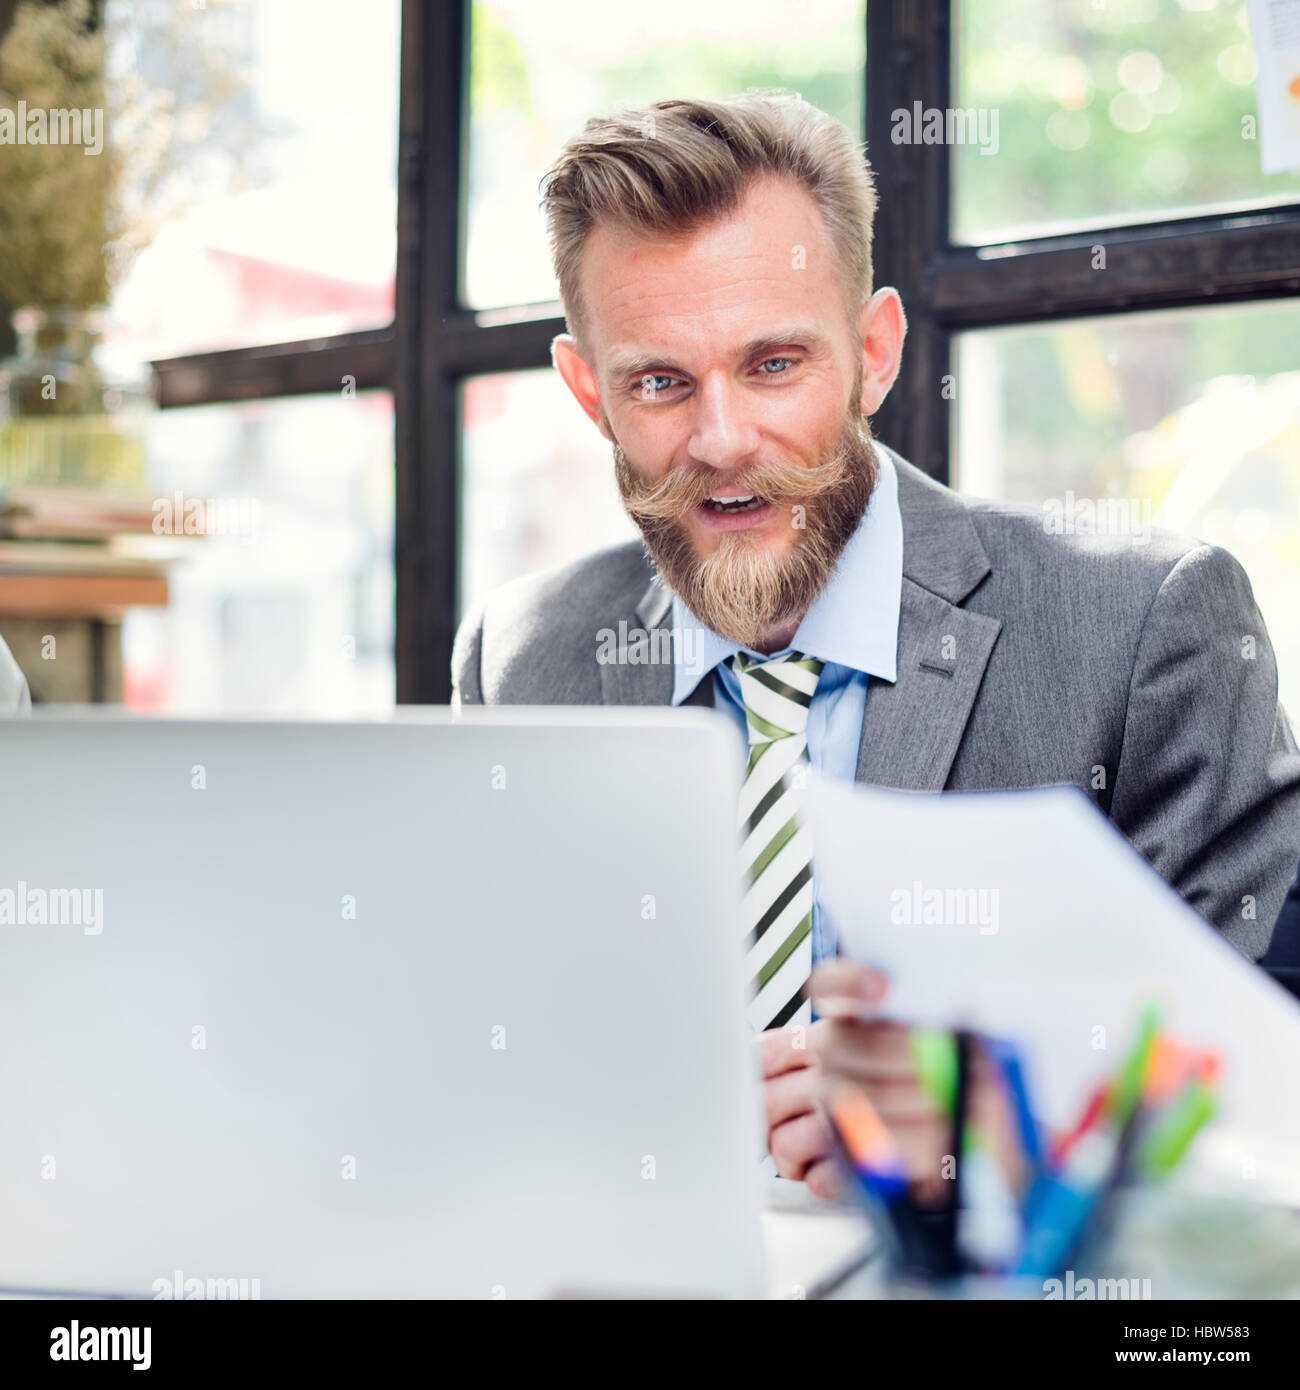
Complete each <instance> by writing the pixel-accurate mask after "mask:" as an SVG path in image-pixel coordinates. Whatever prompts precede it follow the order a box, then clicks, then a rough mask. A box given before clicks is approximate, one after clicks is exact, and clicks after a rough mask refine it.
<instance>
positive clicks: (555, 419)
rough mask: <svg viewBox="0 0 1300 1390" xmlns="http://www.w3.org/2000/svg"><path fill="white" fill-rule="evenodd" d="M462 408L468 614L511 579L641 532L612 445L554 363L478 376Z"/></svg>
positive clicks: (463, 575)
mask: <svg viewBox="0 0 1300 1390" xmlns="http://www.w3.org/2000/svg"><path fill="white" fill-rule="evenodd" d="M462 409H463V411H464V422H465V434H464V438H465V453H464V473H463V478H462V494H461V495H462V499H463V500H462V506H461V549H460V556H461V559H460V567H461V568H460V599H461V608H462V611H463V610H464V608H465V607H466V606H468V605H469V604H470V603H473V602H474V600H475V599H478V598H481V597H482V596H483V595H484V594H486V593H489V592H490V591H491V590H492V589H495V588H496V587H497V586H498V585H500V584H504V583H506V581H507V580H510V579H514V578H516V577H517V576H519V575H522V574H528V573H530V572H531V571H533V570H539V569H545V568H548V567H550V566H552V565H559V564H564V563H565V562H566V561H569V560H576V559H578V558H579V557H580V556H583V555H586V554H589V553H590V552H591V551H593V550H597V549H599V548H600V547H601V546H606V545H616V544H618V543H619V542H620V541H626V540H633V539H635V538H636V537H637V536H638V535H639V534H640V533H639V532H638V531H637V529H636V527H635V526H634V525H633V523H632V521H631V520H630V519H629V517H628V515H627V513H626V512H625V511H624V510H623V504H622V502H621V501H620V499H619V495H618V484H617V483H616V482H615V480H614V457H613V452H612V449H611V446H610V445H609V444H608V443H607V442H606V440H605V438H604V436H603V435H601V434H600V432H599V431H598V430H597V429H596V426H595V425H594V424H592V422H591V421H590V420H589V419H588V418H587V417H586V416H585V415H584V414H583V413H582V411H581V410H580V409H579V408H578V406H577V404H576V403H575V402H574V399H573V397H572V396H571V395H569V392H568V390H567V388H566V387H565V385H564V383H563V381H561V379H560V377H559V375H558V373H556V372H555V371H553V370H552V369H551V368H549V367H547V368H544V369H539V370H537V371H528V372H510V373H503V374H500V375H495V376H480V377H474V378H472V379H471V380H469V381H467V382H466V383H465V385H464V387H463V388H462Z"/></svg>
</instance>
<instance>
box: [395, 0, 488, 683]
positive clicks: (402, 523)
mask: <svg viewBox="0 0 1300 1390" xmlns="http://www.w3.org/2000/svg"><path fill="white" fill-rule="evenodd" d="M469 24H470V19H469V0H461V3H447V4H438V5H426V4H424V3H423V0H403V5H402V92H401V114H400V121H401V137H400V142H399V153H398V218H397V290H396V296H397V313H396V335H397V336H396V344H395V348H396V360H395V376H394V379H395V385H396V390H395V399H394V408H395V430H396V439H395V461H396V470H397V516H396V523H395V542H394V546H395V557H394V563H395V574H396V603H397V614H396V653H395V659H396V666H397V699H398V701H399V703H402V704H444V703H446V701H447V700H448V699H449V698H450V694H451V671H450V666H451V647H452V641H453V639H454V637H455V622H456V612H457V593H456V590H457V576H458V571H459V544H460V526H459V514H458V513H459V506H460V477H459V473H460V470H459V457H460V443H461V420H460V407H459V399H458V396H459V392H458V385H459V370H458V368H457V365H456V361H455V357H456V353H455V351H454V347H453V344H454V342H455V341H456V334H455V333H454V332H452V331H449V328H448V325H449V324H450V323H453V322H454V321H456V320H457V319H458V317H459V315H460V314H461V312H462V311H461V285H460V279H461V277H460V265H461V254H460V253H461V247H462V245H463V239H464V221H465V199H464V189H465V176H464V170H465V162H466V159H467V157H468V156H467V149H466V146H467V143H468V142H467V140H466V138H465V136H466V133H467V129H468V119H467V112H466V102H467V97H468V93H467V90H466V87H467V83H466V73H467V69H468V54H467V44H468V38H469Z"/></svg>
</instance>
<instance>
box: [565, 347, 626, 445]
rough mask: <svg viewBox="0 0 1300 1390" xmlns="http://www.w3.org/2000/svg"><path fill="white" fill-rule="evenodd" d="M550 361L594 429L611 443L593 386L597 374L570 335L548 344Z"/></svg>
mask: <svg viewBox="0 0 1300 1390" xmlns="http://www.w3.org/2000/svg"><path fill="white" fill-rule="evenodd" d="M551 361H552V362H553V363H554V365H555V370H556V371H557V372H559V374H560V375H561V376H562V377H563V378H564V384H565V385H566V386H567V387H568V388H569V390H570V391H571V392H572V393H573V399H574V400H575V401H577V402H578V404H579V405H580V406H581V407H582V408H583V410H584V411H586V413H587V414H588V415H589V416H591V418H592V420H593V421H594V422H595V425H596V428H597V429H598V430H599V431H600V432H601V434H603V435H604V436H605V438H606V439H608V440H609V442H610V443H611V444H612V443H613V442H614V440H613V436H612V435H611V434H610V432H609V429H608V427H607V426H606V424H605V412H604V411H603V410H602V409H601V405H600V388H599V387H598V386H597V384H596V373H595V372H593V371H592V369H591V367H590V365H589V364H588V362H587V359H586V358H585V357H583V355H582V354H581V353H580V352H579V351H578V344H577V342H576V341H575V339H574V338H573V336H572V335H571V334H569V333H561V334H559V336H558V337H556V339H555V340H554V341H553V342H552V343H551Z"/></svg>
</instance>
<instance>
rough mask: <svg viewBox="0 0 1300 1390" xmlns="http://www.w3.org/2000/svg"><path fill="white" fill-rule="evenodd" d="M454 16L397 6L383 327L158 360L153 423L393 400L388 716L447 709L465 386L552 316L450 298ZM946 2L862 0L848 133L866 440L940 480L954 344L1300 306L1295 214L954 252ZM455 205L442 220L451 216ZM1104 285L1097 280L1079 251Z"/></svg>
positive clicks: (458, 79) (459, 142) (456, 275)
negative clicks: (280, 406) (860, 179)
mask: <svg viewBox="0 0 1300 1390" xmlns="http://www.w3.org/2000/svg"><path fill="white" fill-rule="evenodd" d="M470 3H471V0H446V3H440V4H436V5H427V4H425V3H424V0H403V3H402V17H401V93H400V103H399V111H400V113H399V124H400V132H399V145H398V170H397V175H398V213H397V224H398V225H397V268H396V311H395V315H394V320H393V322H392V323H391V324H389V325H387V326H382V327H378V328H375V329H373V330H366V331H363V332H354V333H345V334H340V335H337V336H334V337H327V338H317V339H312V340H309V341H305V342H296V343H276V344H270V345H263V346H259V347H250V348H239V349H233V350H230V351H226V352H213V353H203V354H195V355H189V356H185V357H175V358H171V359H167V360H162V361H157V362H155V363H154V368H155V370H156V372H157V374H158V383H159V401H160V405H161V406H162V408H163V409H171V408H176V407H181V406H193V405H202V404H212V403H216V402H232V401H238V400H252V399H264V398H268V397H276V396H290V395H302V394H309V393H325V392H333V391H337V390H338V389H339V381H340V378H341V377H342V376H344V375H351V376H352V377H354V378H355V380H356V386H357V389H358V390H363V389H385V390H390V391H392V392H393V397H394V413H395V423H394V430H395V441H394V442H395V454H394V457H395V467H396V511H397V514H396V518H395V542H394V546H395V555H394V561H395V576H396V585H395V588H396V594H395V598H396V629H395V631H396V650H395V653H394V657H395V662H396V676H397V700H398V703H400V704H445V703H446V702H447V701H448V700H449V699H450V695H451V670H450V663H451V649H452V642H453V639H454V637H455V628H456V621H457V615H458V611H459V605H458V592H457V591H458V578H459V569H460V515H459V511H460V501H461V485H460V467H461V450H462V440H463V421H462V419H461V408H460V388H461V385H462V383H463V382H464V381H465V380H466V379H467V378H468V377H471V376H476V375H481V374H486V373H497V372H512V371H522V370H527V369H530V368H538V367H546V366H548V365H549V364H550V345H551V341H552V339H553V338H554V337H555V335H556V334H557V333H561V332H563V331H564V319H563V317H562V315H561V314H560V312H559V305H558V304H543V305H526V306H522V307H519V308H514V309H512V308H509V307H507V308H503V309H494V310H491V311H479V312H476V311H474V310H472V309H470V308H468V307H467V306H466V305H465V303H464V296H463V277H462V266H463V263H464V257H463V248H464V244H465V235H466V199H465V189H466V186H467V166H468V159H469V149H468V132H469V111H468V100H469V90H468V76H467V75H468V71H469V67H468V63H469V42H470V30H471V18H470ZM958 3H960V0H868V3H867V14H866V45H867V60H866V70H865V72H864V74H863V79H864V82H865V84H866V102H865V105H864V113H865V114H864V126H865V128H864V130H863V132H862V136H863V138H864V139H865V140H866V142H867V149H868V154H869V157H870V159H871V162H872V166H873V168H874V170H875V174H876V182H877V187H878V190H879V194H880V202H879V207H878V209H877V214H876V227H875V235H874V247H873V257H874V263H875V281H876V284H877V285H893V286H894V287H895V288H896V289H898V291H899V293H900V295H901V296H902V299H903V304H904V307H905V309H906V312H907V320H908V336H907V347H906V351H905V353H904V359H903V365H902V369H901V371H900V373H899V378H898V381H897V382H896V384H895V386H894V388H893V390H892V391H891V392H890V395H889V397H888V399H887V400H886V401H885V403H884V404H883V405H882V407H881V409H880V410H879V411H878V412H877V414H876V416H875V417H874V418H873V429H874V431H875V432H876V433H877V434H878V435H879V436H880V437H881V438H883V439H886V440H887V441H888V442H889V443H890V445H891V446H892V447H894V448H896V449H897V450H898V451H899V452H900V453H902V454H903V455H904V456H906V457H907V458H909V459H910V460H911V461H912V462H913V463H915V464H916V465H917V466H918V467H920V468H922V469H924V470H925V471H926V472H927V473H929V474H930V475H931V476H932V477H934V478H936V479H938V480H939V481H941V482H947V481H948V479H949V476H950V473H949V449H950V443H951V421H950V409H951V406H950V399H949V398H950V397H951V395H952V393H951V392H949V393H942V392H941V390H940V387H941V384H942V381H943V378H944V377H945V376H947V375H948V374H949V373H950V371H951V362H952V350H953V336H954V334H956V333H958V332H963V331H968V330H971V329H979V328H992V327H1003V326H1007V325H1012V324H1023V323H1032V322H1036V321H1042V320H1044V319H1048V318H1077V317H1087V316H1090V315H1100V314H1113V313H1119V312H1125V313H1138V312H1141V311H1143V310H1150V309H1155V308H1178V307H1187V306H1192V305H1198V306H1199V305H1206V304H1216V303H1227V302H1236V301H1243V300H1258V299H1267V298H1275V297H1281V296H1286V295H1293V294H1295V293H1297V292H1300V201H1297V202H1294V203H1288V204H1285V205H1279V206H1277V207H1272V208H1268V209H1265V210H1262V211H1254V212H1248V213H1242V212H1240V211H1237V212H1224V213H1222V214H1213V213H1207V214H1202V215H1197V216H1192V217H1180V218H1171V219H1167V220H1163V221H1160V220H1152V219H1144V220H1143V221H1141V222H1137V223H1131V224H1117V225H1108V226H1106V227H1104V228H1090V229H1088V230H1086V231H1081V232H1078V233H1072V234H1068V235H1051V236H1044V237H1042V238H1031V239H1023V240H1020V241H1016V242H1011V243H1001V244H997V245H994V246H962V245H954V244H953V243H952V241H951V238H950V233H949V190H950V184H949V161H948V152H947V147H946V146H945V145H942V144H939V145H901V144H899V145H896V144H894V143H893V142H892V141H891V139H890V130H891V127H892V113H893V112H894V111H896V110H898V109H900V108H906V109H910V108H912V106H913V103H915V102H917V101H919V102H921V104H922V105H923V106H925V107H939V108H940V109H946V108H947V107H948V106H949V105H950V100H951V97H950V93H951V85H952V61H953V45H952V33H953V25H952V19H953V8H954V6H955V5H956V4H958ZM449 208H454V209H455V215H454V216H450V217H449V216H448V215H447V210H448V209H449ZM1098 246H1102V247H1104V248H1105V251H1106V267H1107V268H1106V272H1105V274H1098V273H1097V272H1096V271H1094V270H1093V269H1092V258H1093V255H1094V248H1096V247H1098Z"/></svg>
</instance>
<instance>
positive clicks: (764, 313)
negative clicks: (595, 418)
mask: <svg viewBox="0 0 1300 1390" xmlns="http://www.w3.org/2000/svg"><path fill="white" fill-rule="evenodd" d="M582 280H583V292H584V300H585V304H586V306H587V317H586V333H585V337H586V340H587V341H586V343H585V344H584V348H585V354H584V355H585V356H586V358H587V360H588V361H589V362H591V363H592V364H593V365H594V368H595V373H596V383H597V386H598V391H599V422H600V424H601V428H602V431H603V432H604V433H605V434H606V436H607V437H608V438H609V439H610V440H611V443H612V444H613V446H614V456H615V464H616V469H617V474H618V481H619V487H620V490H621V492H622V495H623V500H624V503H625V505H626V506H627V509H628V511H629V512H630V513H631V515H632V516H633V518H634V519H635V520H636V521H637V523H638V525H640V527H641V530H642V533H643V535H644V536H645V539H646V544H647V548H648V549H649V551H650V553H651V556H652V557H653V558H654V560H655V562H656V563H657V565H658V566H659V568H660V571H661V572H662V573H663V576H664V578H665V580H666V581H667V582H668V584H669V585H670V586H671V587H672V588H673V589H674V590H676V591H677V592H678V593H679V594H680V595H681V596H682V598H683V599H684V600H685V601H686V603H687V604H688V606H689V607H690V608H691V610H692V612H694V613H695V615H696V617H698V618H699V619H701V620H702V621H703V622H705V623H707V624H708V625H709V626H710V627H712V628H714V630H715V631H718V632H721V633H722V634H723V635H724V636H729V637H731V638H733V640H737V641H741V642H743V643H745V644H747V645H751V646H757V645H759V643H760V641H761V640H762V639H763V637H764V636H765V635H768V634H770V633H771V632H772V631H773V630H775V629H779V628H781V627H782V625H783V624H785V625H788V624H789V623H790V622H791V621H793V620H797V619H798V617H800V616H801V615H802V612H803V611H805V610H806V608H807V606H808V604H809V603H811V601H812V600H813V599H814V598H815V597H816V595H817V593H818V592H820V590H821V588H822V587H824V585H825V583H826V581H827V579H829V577H830V574H831V572H832V571H833V569H834V566H835V562H836V561H837V560H838V558H839V554H840V552H841V551H842V549H843V547H844V544H845V543H846V542H847V540H848V539H849V537H850V536H851V535H852V534H853V531H854V529H855V528H856V526H857V523H858V521H859V520H860V519H861V516H862V513H863V511H864V509H865V507H866V504H867V501H868V499H869V497H870V493H871V488H872V486H873V483H874V478H875V470H874V458H873V454H872V450H871V444H870V432H869V430H868V429H867V426H866V422H865V420H864V419H863V418H862V416H861V413H860V412H861V383H862V361H863V358H862V344H861V342H860V341H859V340H858V338H857V337H856V336H855V334H854V330H853V327H851V325H850V322H849V317H848V308H847V306H846V304H845V300H844V291H843V282H842V279H841V275H840V269H839V265H838V263H837V261H836V259H835V255H834V251H833V247H832V245H831V241H830V238H829V235H828V234H827V232H826V230H825V228H824V225H823V223H822V218H821V214H820V212H819V210H818V209H817V206H816V204H815V203H814V202H813V200H812V198H811V197H810V196H809V195H808V194H807V193H806V192H805V191H804V190H803V189H802V188H800V187H799V186H798V185H797V184H793V183H790V182H787V181H785V180H777V179H767V180H763V181H760V182H757V183H755V184H754V185H752V186H751V189H750V191H749V193H748V195H747V197H746V199H745V200H744V202H743V203H742V205H741V206H740V208H739V209H738V210H737V212H736V213H735V214H734V215H732V216H730V217H727V218H725V219H723V220H721V221H718V222H715V223H713V224H711V225H709V226H706V227H704V228H701V229H699V230H697V231H695V232H693V233H690V234H687V235H684V236H682V237H680V238H678V239H674V240H666V239H654V240H650V239H646V238H644V237H640V236H634V235H632V234H630V233H628V232H627V231H625V230H623V229H618V228H609V227H605V226H600V227H597V228H596V229H595V230H593V232H592V234H591V236H590V237H589V238H588V242H587V246H586V248H585V252H584V258H583V267H582ZM571 384H572V383H571Z"/></svg>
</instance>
